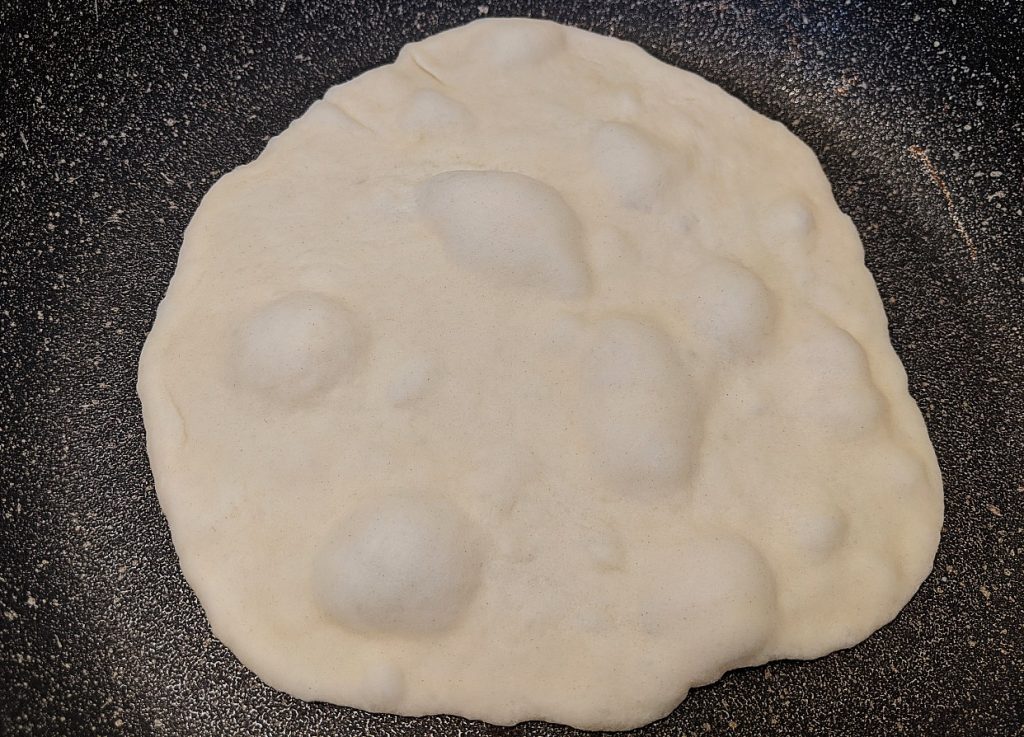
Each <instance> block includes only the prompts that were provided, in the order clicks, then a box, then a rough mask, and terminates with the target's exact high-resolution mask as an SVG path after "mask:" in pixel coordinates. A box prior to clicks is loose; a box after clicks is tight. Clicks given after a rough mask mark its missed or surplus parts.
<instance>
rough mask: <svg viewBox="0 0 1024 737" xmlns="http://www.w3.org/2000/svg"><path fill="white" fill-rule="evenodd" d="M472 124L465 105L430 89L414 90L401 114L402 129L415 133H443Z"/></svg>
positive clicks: (470, 114) (471, 116)
mask: <svg viewBox="0 0 1024 737" xmlns="http://www.w3.org/2000/svg"><path fill="white" fill-rule="evenodd" d="M472 122H473V115H472V113H470V112H469V110H467V109H466V106H465V105H463V104H462V103H461V102H458V101H457V100H453V99H452V98H450V97H448V95H445V94H442V93H441V92H438V91H437V90H431V89H420V90H416V91H415V92H414V93H413V94H412V98H411V99H410V100H409V104H408V105H407V106H406V109H405V111H404V112H403V114H402V127H403V128H405V129H406V130H408V131H412V132H415V133H445V132H450V131H451V130H452V129H455V128H466V127H468V126H469V125H471V124H472Z"/></svg>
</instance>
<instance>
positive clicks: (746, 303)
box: [682, 259, 776, 358]
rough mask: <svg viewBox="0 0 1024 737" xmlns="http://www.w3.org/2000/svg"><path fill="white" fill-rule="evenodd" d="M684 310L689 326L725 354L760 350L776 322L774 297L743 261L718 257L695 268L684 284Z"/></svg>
mask: <svg viewBox="0 0 1024 737" xmlns="http://www.w3.org/2000/svg"><path fill="white" fill-rule="evenodd" d="M682 303H683V310H684V313H685V316H686V318H687V320H688V321H689V324H690V327H691V328H692V329H693V331H694V332H695V333H696V334H697V335H699V336H700V337H701V338H702V339H703V342H702V345H708V346H711V347H712V348H713V349H714V351H715V352H716V353H717V354H718V355H720V356H722V357H724V358H737V357H741V356H749V355H752V354H754V353H756V352H758V351H760V350H761V348H762V346H763V345H764V343H765V340H766V339H767V338H768V336H769V334H770V333H771V331H772V328H773V326H774V324H775V316H776V307H775V297H774V296H773V295H772V293H771V292H770V291H769V290H768V287H767V286H765V283H764V282H763V281H762V280H761V279H760V277H758V276H757V275H756V274H754V273H753V272H752V271H750V270H749V269H747V268H745V267H743V266H741V265H740V264H738V263H736V262H734V261H730V260H726V259H715V260H714V261H709V262H707V263H705V264H703V265H701V266H699V267H698V268H697V269H696V270H695V271H694V272H692V274H691V276H690V278H689V279H688V280H687V282H686V284H685V286H684V292H683V295H682Z"/></svg>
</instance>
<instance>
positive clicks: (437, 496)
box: [139, 20, 942, 729]
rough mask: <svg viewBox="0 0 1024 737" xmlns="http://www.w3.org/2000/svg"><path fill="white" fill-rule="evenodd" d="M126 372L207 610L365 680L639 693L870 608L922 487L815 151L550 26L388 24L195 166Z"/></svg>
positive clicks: (755, 658) (673, 75) (738, 109)
mask: <svg viewBox="0 0 1024 737" xmlns="http://www.w3.org/2000/svg"><path fill="white" fill-rule="evenodd" d="M139 393H140V396H141V398H142V403H143V409H144V414H145V423H146V429H147V433H148V443H149V453H150V457H151V460H152V467H153V472H154V476H155V479H156V488H157V492H158V494H159V497H160V502H161V504H162V506H163V509H164V511H165V513H166V515H167V518H168V520H169V522H170V526H171V531H172V533H173V538H174V544H175V547H176V549H177V551H178V554H179V557H180V559H181V566H182V570H183V571H184V573H185V576H186V577H187V578H188V581H189V582H190V583H191V585H192V586H193V588H194V589H195V591H196V593H197V594H198V596H199V600H200V601H201V602H202V605H203V607H204V609H205V610H206V613H207V614H208V616H209V620H210V624H211V627H212V629H213V632H214V633H215V634H216V635H217V636H218V637H219V638H220V639H221V640H223V641H224V643H225V644H227V646H228V647H230V648H231V650H232V651H233V652H234V653H235V654H236V655H237V656H238V657H239V659H240V660H241V661H242V662H243V663H244V664H246V665H247V666H249V667H250V668H251V669H252V670H254V671H255V672H256V673H257V674H258V675H259V676H260V677H262V678H263V679H264V680H265V681H266V682H267V683H269V684H271V685H272V686H275V687H277V688H279V689H282V690H284V691H287V692H288V693H291V694H294V695H296V696H298V697H300V698H303V699H318V700H323V701H329V702H334V703H337V704H345V705H349V706H355V707H359V708H362V709H372V710H381V711H389V712H397V713H400V714H409V715H419V714H429V713H438V712H448V713H454V714H461V715H464V716H467V717H473V718H478V719H483V720H487V721H490V722H494V723H499V724H510V723H514V722H518V721H521V720H527V719H543V720H548V721H554V722H564V723H567V724H571V725H575V726H578V727H584V728H594V729H596V728H627V727H633V726H637V725H640V724H644V723H646V722H648V721H651V720H653V719H656V718H658V717H661V716H663V715H665V714H666V713H668V712H669V711H670V710H672V709H673V708H674V707H675V706H676V705H678V704H679V702H680V701H681V700H682V699H683V698H684V697H685V695H686V693H687V691H688V690H689V689H690V688H691V687H693V686H696V685H699V684H705V683H709V682H711V681H714V680H715V679H717V678H719V677H720V676H721V675H722V673H723V672H724V671H726V670H728V669H731V668H736V667H740V666H747V665H752V664H757V663H763V662H765V661H768V660H771V659H774V658H814V657H817V656H820V655H823V654H825V653H828V652H830V651H832V650H835V649H837V648H843V647H848V646H850V645H853V644H854V643H856V642H858V641H860V640H862V639H863V638H865V637H867V636H868V635H869V634H870V633H871V632H872V631H874V630H875V629H877V628H878V627H880V626H882V625H883V624H884V623H886V622H887V621H889V620H890V619H892V618H893V617H894V616H895V615H896V614H897V612H898V611H899V610H900V608H901V607H902V606H903V605H904V604H905V603H906V602H907V600H908V599H909V598H910V597H911V596H912V595H913V593H914V591H915V590H916V589H917V587H918V586H919V585H920V583H921V581H922V580H923V579H924V577H925V576H926V575H927V574H928V572H929V570H930V568H931V564H932V559H933V556H934V553H935V549H936V545H937V540H938V534H939V527H940V524H941V518H942V485H941V479H940V476H939V471H938V467H937V465H936V460H935V456H934V453H933V451H932V448H931V446H930V444H929V441H928V436H927V433H926V430H925V426H924V424H923V422H922V418H921V415H920V413H919V411H918V408H917V406H916V405H915V404H914V402H913V400H912V399H911V398H910V396H909V395H908V393H907V382H906V376H905V374H904V371H903V368H902V366H901V364H900V362H899V359H898V358H897V356H896V355H895V353H894V352H893V350H892V347H891V346H890V344H889V340H888V335H887V330H886V318H885V314H884V312H883V309H882V305H881V302H880V299H879V296H878V293H877V291H876V288H875V285H874V283H873V281H872V278H871V276H870V274H869V273H868V271H867V270H866V269H865V267H864V263H863V251H862V248H861V244H860V241H859V239H858V236H857V232H856V230H855V228H854V226H853V225H852V223H851V221H850V220H849V218H847V217H846V216H845V215H843V213H842V212H840V211H839V209H838V207H837V206H836V204H835V202H834V200H833V198H832V194H831V190H830V187H829V183H828V181H827V180H826V178H825V176H824V174H823V172H822V170H821V167H820V165H819V163H818V161H817V160H816V158H815V156H814V155H813V154H812V152H811V151H810V150H809V149H808V148H807V147H806V146H805V145H804V144H802V143H801V142H800V141H799V140H798V139H797V138H796V137H795V136H794V135H792V134H791V133H789V132H788V131H787V130H786V129H785V128H784V127H783V126H782V125H780V124H779V123H776V122H773V121H770V120H768V119H766V118H764V117H762V116H760V115H758V114H756V113H754V112H753V111H751V110H750V109H748V108H747V107H746V106H744V105H743V104H742V103H741V102H739V101H738V100H736V99H734V98H732V97H730V96H729V95H727V94H726V93H725V92H723V91H722V90H721V89H719V88H718V87H716V86H714V85H712V84H709V83H708V82H706V81H704V80H702V79H701V78H699V77H697V76H695V75H693V74H689V73H687V72H684V71H680V70H679V69H675V68H673V67H670V66H667V65H665V64H662V63H660V62H658V61H656V60H655V59H653V58H652V57H650V56H649V55H647V54H646V53H644V52H643V51H642V50H640V49H639V48H638V47H636V46H633V45H631V44H628V43H624V42H621V41H617V40H613V39H610V38H604V37H601V36H597V35H594V34H591V33H587V32H584V31H581V30H576V29H571V28H566V27H562V26H559V25H556V24H553V23H549V22H541V21H527V20H484V21H478V22H475V23H472V24H470V25H468V26H465V27H462V28H457V29H455V30H452V31H448V32H446V33H442V34H440V35H438V36H434V37H431V38H428V39H426V40H424V41H422V42H419V43H415V44H410V45H409V46H406V47H405V48H404V49H403V50H402V52H401V53H400V54H399V56H398V59H397V61H396V62H395V63H394V64H391V65H388V66H384V67H381V68H379V69H375V70H373V71H370V72H367V73H366V74H364V75H362V76H360V77H359V78H358V79H355V80H352V81H351V82H348V83H346V84H343V85H340V86H337V87H334V88H332V89H330V90H329V91H328V92H327V94H326V95H325V96H324V98H323V99H322V100H320V101H318V102H316V103H314V104H313V105H312V106H311V107H310V108H309V110H308V111H307V112H306V113H305V114H304V115H303V116H302V117H301V118H299V119H298V120H296V121H295V122H294V123H293V124H292V125H291V126H289V128H288V129H287V130H286V131H285V132H284V133H282V134H281V135H279V136H277V137H276V138H274V139H273V140H271V142H270V143H269V144H268V146H267V148H266V150H265V151H264V152H263V153H262V154H261V155H260V157H259V158H258V159H257V160H256V161H254V162H252V163H251V164H248V165H246V166H242V167H240V168H238V169H236V170H235V171H233V172H231V173H230V174H228V175H226V176H224V177H223V178H221V179H220V181H218V182H217V183H216V185H215V186H214V187H213V188H212V189H211V190H210V192H209V193H208V194H207V195H206V197H205V198H204V200H203V202H202V204H201V206H200V207H199V209H198V211H197V212H196V214H195V217H194V219H193V220H192V222H191V224H190V225H189V227H188V229H187V231H186V233H185V239H184V244H183V246H182V249H181V254H180V259H179V262H178V269H177V272H176V274H175V276H174V278H173V280H172V282H171V285H170V288H169V290H168V292H167V296H166V298H165V300H164V301H163V303H162V304H161V305H160V309H159V313H158V315H157V319H156V323H155V325H154V327H153V331H152V333H151V334H150V336H149V339H148V341H147V343H146V346H145V349H144V351H143V355H142V359H141V365H140V369H139Z"/></svg>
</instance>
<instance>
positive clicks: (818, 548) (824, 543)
mask: <svg viewBox="0 0 1024 737" xmlns="http://www.w3.org/2000/svg"><path fill="white" fill-rule="evenodd" d="M849 527H850V520H849V517H847V515H846V513H845V512H843V510H842V509H840V508H839V507H838V506H836V505H835V504H831V503H828V502H810V501H808V502H804V503H802V504H799V505H796V506H795V507H794V508H792V509H790V510H788V514H787V515H786V516H785V518H784V520H783V522H782V533H781V534H782V535H783V537H784V539H788V540H789V541H792V542H795V543H796V544H797V548H796V550H797V551H799V552H798V554H800V555H810V556H811V557H812V558H813V559H814V560H824V559H825V558H827V557H829V556H830V555H832V553H834V552H835V551H836V550H837V549H838V548H839V547H840V546H841V545H842V544H843V543H844V542H845V540H846V537H847V534H848V532H849Z"/></svg>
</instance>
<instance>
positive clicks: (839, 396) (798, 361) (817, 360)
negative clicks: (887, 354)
mask: <svg viewBox="0 0 1024 737" xmlns="http://www.w3.org/2000/svg"><path fill="white" fill-rule="evenodd" d="M812 325H813V327H809V328H808V330H807V331H806V334H804V335H801V336H800V337H799V338H798V339H797V342H796V344H795V345H793V346H792V347H791V348H790V350H789V352H788V354H787V355H786V356H785V357H784V359H783V365H784V366H788V371H786V370H784V372H783V373H789V374H790V375H805V376H808V380H807V381H804V382H801V383H799V384H797V385H790V384H789V383H786V382H782V383H780V384H779V385H778V386H777V387H776V390H777V391H778V392H782V393H781V394H780V396H779V398H778V401H779V404H780V405H781V406H782V408H783V409H784V411H786V412H787V413H788V414H789V415H790V416H792V417H794V418H796V419H798V420H800V421H802V422H803V423H805V424H806V426H807V429H808V430H809V431H811V432H814V433H820V432H826V433H829V434H831V435H835V436H840V437H851V436H855V435H859V434H862V433H864V432H867V431H868V430H870V429H872V428H873V427H875V426H876V425H877V424H878V423H879V421H880V420H881V417H882V414H883V412H884V411H885V400H884V398H883V397H882V395H881V394H880V393H879V391H878V389H877V388H876V387H875V384H874V379H873V377H872V374H871V368H870V365H869V364H868V359H867V356H866V355H865V353H864V349H863V348H862V347H861V345H860V343H858V342H857V340H856V339H855V338H854V337H853V336H852V335H850V334H849V333H848V332H846V331H845V330H843V329H842V328H840V327H839V326H838V325H836V324H834V323H832V322H831V321H830V320H827V319H825V318H820V319H818V320H816V321H815V322H812ZM812 366H813V367H814V371H813V372H808V367H812Z"/></svg>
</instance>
